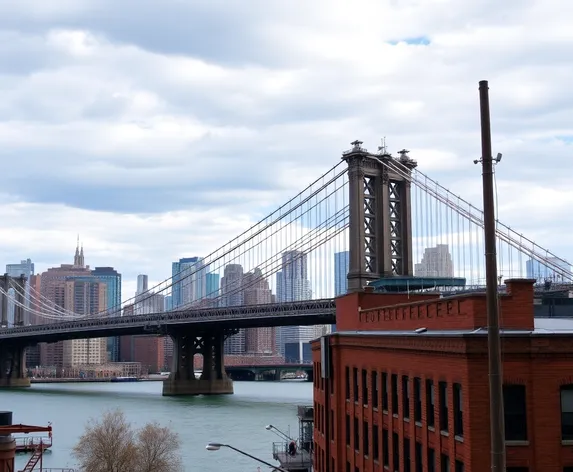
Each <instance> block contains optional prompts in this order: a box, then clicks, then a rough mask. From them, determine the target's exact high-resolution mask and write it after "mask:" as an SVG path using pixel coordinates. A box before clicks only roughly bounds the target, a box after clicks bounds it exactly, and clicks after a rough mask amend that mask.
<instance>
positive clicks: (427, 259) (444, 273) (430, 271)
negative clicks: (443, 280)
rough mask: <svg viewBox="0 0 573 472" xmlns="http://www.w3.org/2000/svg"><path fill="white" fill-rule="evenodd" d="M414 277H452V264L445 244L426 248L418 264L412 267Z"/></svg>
mask: <svg viewBox="0 0 573 472" xmlns="http://www.w3.org/2000/svg"><path fill="white" fill-rule="evenodd" d="M414 275H415V276H416V277H453V276H454V263H453V262H452V256H451V254H450V249H449V246H448V245H447V244H438V245H436V247H427V248H426V249H425V250H424V255H423V256H422V260H421V261H420V263H418V264H416V265H415V266H414Z"/></svg>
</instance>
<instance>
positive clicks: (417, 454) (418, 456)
mask: <svg viewBox="0 0 573 472" xmlns="http://www.w3.org/2000/svg"><path fill="white" fill-rule="evenodd" d="M414 461H415V471H416V472H423V471H424V465H423V464H422V444H421V443H419V442H417V443H416V450H415V451H414Z"/></svg>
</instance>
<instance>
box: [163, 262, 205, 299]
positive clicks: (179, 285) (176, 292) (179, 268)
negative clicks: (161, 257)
mask: <svg viewBox="0 0 573 472" xmlns="http://www.w3.org/2000/svg"><path fill="white" fill-rule="evenodd" d="M208 272H209V265H208V264H207V265H206V264H205V263H204V262H203V258H202V257H185V258H182V259H179V261H178V262H173V263H172V265H171V275H172V276H173V287H172V297H173V308H178V307H181V306H185V305H191V304H193V303H196V302H200V301H202V300H204V299H205V298H206V297H207V274H208Z"/></svg>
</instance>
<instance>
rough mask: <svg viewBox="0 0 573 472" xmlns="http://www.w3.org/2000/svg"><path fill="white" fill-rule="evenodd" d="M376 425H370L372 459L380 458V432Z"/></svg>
mask: <svg viewBox="0 0 573 472" xmlns="http://www.w3.org/2000/svg"><path fill="white" fill-rule="evenodd" d="M378 431H379V429H378V426H376V425H375V424H373V425H372V456H373V457H374V460H375V461H377V460H378V459H380V433H379V432H378Z"/></svg>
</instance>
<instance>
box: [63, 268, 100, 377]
mask: <svg viewBox="0 0 573 472" xmlns="http://www.w3.org/2000/svg"><path fill="white" fill-rule="evenodd" d="M64 290H65V293H64V308H65V309H66V310H69V311H73V312H74V313H77V314H78V315H94V314H98V313H100V312H102V311H104V310H105V309H106V307H107V285H106V284H105V283H104V282H102V281H100V280H98V279H97V278H95V277H89V276H88V277H69V278H67V279H66V282H65V287H64ZM62 348H63V349H62V367H64V368H66V367H75V366H83V365H88V364H94V365H99V364H105V363H106V362H107V343H106V339H105V338H91V339H69V340H66V341H63V346H62Z"/></svg>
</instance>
